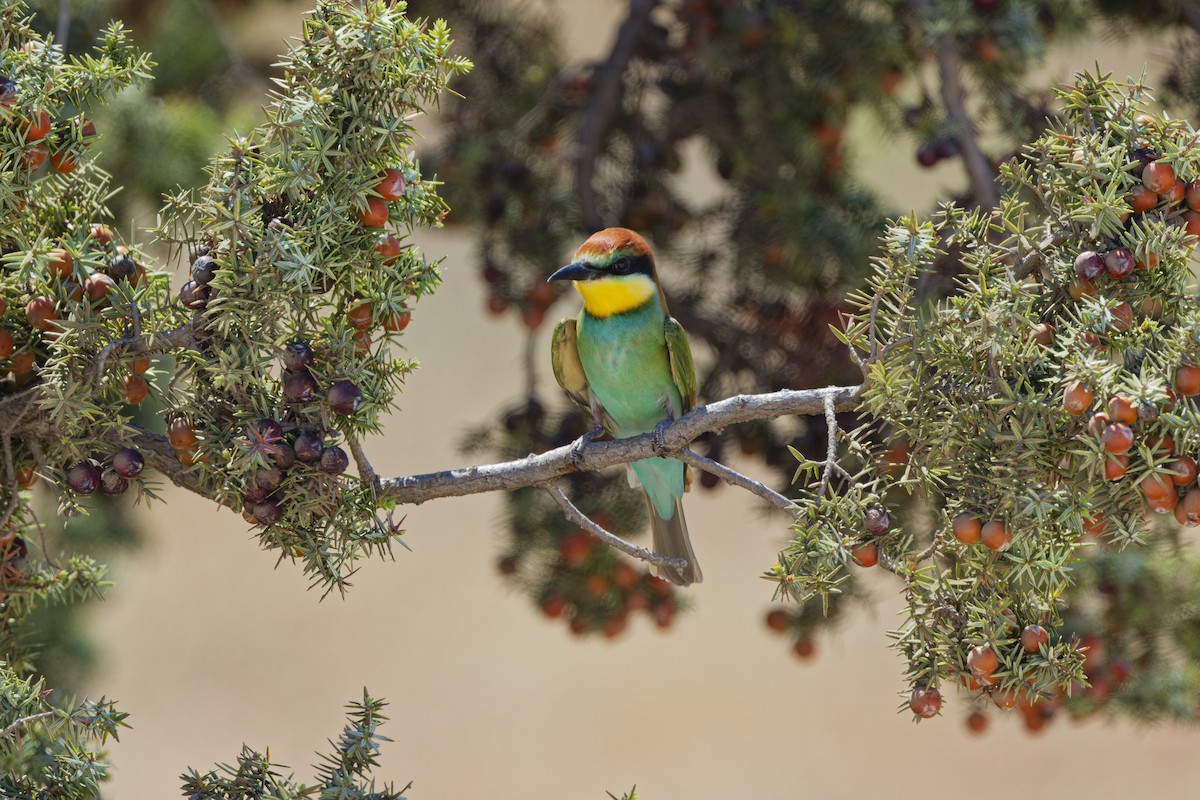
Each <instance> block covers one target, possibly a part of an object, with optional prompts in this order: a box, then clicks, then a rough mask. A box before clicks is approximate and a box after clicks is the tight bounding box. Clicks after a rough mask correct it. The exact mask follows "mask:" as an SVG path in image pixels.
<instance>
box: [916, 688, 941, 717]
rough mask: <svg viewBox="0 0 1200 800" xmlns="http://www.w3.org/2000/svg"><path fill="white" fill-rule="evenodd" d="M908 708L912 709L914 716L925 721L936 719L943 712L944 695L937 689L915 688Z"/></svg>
mask: <svg viewBox="0 0 1200 800" xmlns="http://www.w3.org/2000/svg"><path fill="white" fill-rule="evenodd" d="M908 707H909V708H910V709H912V712H913V713H914V714H916V715H917V716H918V717H921V718H923V719H929V718H931V717H936V716H937V715H938V712H940V711H941V710H942V694H941V692H939V691H938V690H937V689H927V688H925V687H924V686H915V687H913V690H912V696H911V697H909V699H908Z"/></svg>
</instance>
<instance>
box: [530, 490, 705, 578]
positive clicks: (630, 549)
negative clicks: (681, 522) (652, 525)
mask: <svg viewBox="0 0 1200 800" xmlns="http://www.w3.org/2000/svg"><path fill="white" fill-rule="evenodd" d="M543 488H544V489H545V490H546V491H547V492H549V493H550V496H551V497H553V498H554V501H555V502H556V503H558V505H559V506H560V507H561V508H562V510H563V514H565V515H566V517H567V519H569V520H571V521H572V522H574V523H575V524H576V525H578V526H579V527H581V528H583V529H584V530H585V531H587V532H588V533H590V534H591V535H592V536H595V537H596V538H597V539H599V540H600V541H602V542H604V543H605V544H606V545H608V546H609V547H613V548H616V549H617V550H620V551H621V552H622V553H625V554H626V555H628V556H633V557H634V558H637V559H641V560H642V561H645V562H647V563H650V564H653V565H654V566H656V567H670V568H671V569H677V570H683V569H686V568H687V561H685V560H684V559H682V558H671V557H670V556H664V555H662V554H660V553H655V552H652V551H650V550H647V549H645V548H643V547H638V546H637V545H636V544H630V543H629V542H627V541H625V540H624V539H622V538H621V537H620V536H616V535H614V534H611V533H609V532H608V531H606V530H605V529H604V528H602V527H600V526H599V525H597V524H596V523H594V522H592V521H591V520H590V519H588V516H587V514H584V513H583V512H582V511H580V510H579V509H578V508H576V507H575V504H574V503H572V502H571V500H570V498H568V497H567V495H566V494H565V493H564V492H563V490H562V489H561V488H559V486H558V484H555V483H548V484H545V486H544V487H543Z"/></svg>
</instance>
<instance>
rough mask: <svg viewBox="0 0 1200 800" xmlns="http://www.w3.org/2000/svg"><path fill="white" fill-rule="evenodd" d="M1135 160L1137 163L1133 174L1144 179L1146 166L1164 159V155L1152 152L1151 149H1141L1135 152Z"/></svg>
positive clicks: (1155, 151)
mask: <svg viewBox="0 0 1200 800" xmlns="http://www.w3.org/2000/svg"><path fill="white" fill-rule="evenodd" d="M1133 158H1134V161H1135V162H1136V163H1135V164H1134V165H1133V174H1134V175H1137V176H1138V177H1139V178H1140V177H1142V170H1144V169H1145V168H1146V165H1147V164H1149V163H1151V162H1153V161H1158V160H1159V159H1160V158H1162V154H1160V153H1159V152H1158V151H1157V150H1151V149H1150V148H1149V147H1139V148H1138V149H1137V150H1134V151H1133Z"/></svg>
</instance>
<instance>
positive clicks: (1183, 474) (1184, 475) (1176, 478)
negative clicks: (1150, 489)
mask: <svg viewBox="0 0 1200 800" xmlns="http://www.w3.org/2000/svg"><path fill="white" fill-rule="evenodd" d="M1167 471H1168V472H1169V473H1170V474H1171V482H1172V483H1174V484H1175V485H1176V486H1187V485H1188V484H1189V483H1191V482H1192V481H1194V480H1195V479H1196V459H1194V458H1192V457H1191V456H1180V457H1179V458H1177V459H1175V460H1174V461H1172V462H1171V463H1169V464H1167Z"/></svg>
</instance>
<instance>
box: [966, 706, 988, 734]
mask: <svg viewBox="0 0 1200 800" xmlns="http://www.w3.org/2000/svg"><path fill="white" fill-rule="evenodd" d="M987 726H988V717H987V714H984V713H983V712H982V711H972V712H971V713H970V714H969V715H968V716H967V730H969V731H971V733H975V734H979V733H983V732H984V731H986V730H987Z"/></svg>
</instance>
